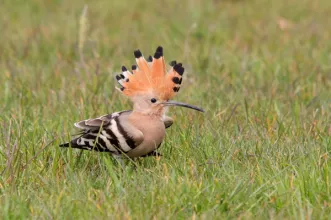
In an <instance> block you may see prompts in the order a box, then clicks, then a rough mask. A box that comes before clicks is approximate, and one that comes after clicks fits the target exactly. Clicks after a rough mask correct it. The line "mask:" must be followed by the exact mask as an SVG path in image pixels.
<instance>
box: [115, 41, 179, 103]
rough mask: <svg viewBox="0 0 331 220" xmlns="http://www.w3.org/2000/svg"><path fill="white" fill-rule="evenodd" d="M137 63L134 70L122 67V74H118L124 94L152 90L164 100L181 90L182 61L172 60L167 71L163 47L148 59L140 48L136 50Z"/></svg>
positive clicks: (143, 92)
mask: <svg viewBox="0 0 331 220" xmlns="http://www.w3.org/2000/svg"><path fill="white" fill-rule="evenodd" d="M134 56H135V57H136V62H137V65H132V72H130V71H128V70H127V68H126V67H124V66H123V67H122V74H120V75H117V76H116V80H117V81H118V83H119V84H120V85H121V88H120V89H119V90H120V91H121V92H122V93H123V94H124V95H126V96H129V97H133V96H136V95H141V94H145V93H148V92H152V93H153V94H156V95H158V97H159V98H161V99H163V100H169V99H171V98H172V97H173V96H174V95H175V94H176V92H178V91H179V89H180V85H181V83H182V75H183V73H184V68H183V66H182V64H181V63H176V61H172V62H171V63H170V66H171V68H170V69H169V71H168V72H167V69H166V65H165V61H164V57H163V48H162V47H158V48H157V49H156V51H155V54H154V56H153V57H152V56H149V58H148V59H147V61H146V60H145V58H144V57H143V55H142V53H141V52H140V50H136V51H134Z"/></svg>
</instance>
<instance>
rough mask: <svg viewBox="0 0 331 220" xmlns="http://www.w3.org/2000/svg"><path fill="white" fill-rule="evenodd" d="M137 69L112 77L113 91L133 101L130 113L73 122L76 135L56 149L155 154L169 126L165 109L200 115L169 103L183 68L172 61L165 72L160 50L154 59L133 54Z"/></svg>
mask: <svg viewBox="0 0 331 220" xmlns="http://www.w3.org/2000/svg"><path fill="white" fill-rule="evenodd" d="M134 55H135V57H136V62H137V66H136V65H133V66H132V72H130V71H128V70H127V68H125V67H124V66H123V67H122V72H123V73H122V74H120V75H117V76H116V80H117V81H118V83H119V84H120V85H121V87H120V88H117V89H118V90H119V91H120V92H121V93H123V94H124V95H125V96H128V97H129V98H130V99H131V101H132V102H133V110H132V111H121V112H115V113H113V114H108V115H104V116H101V117H99V118H94V119H87V120H84V121H80V122H77V123H75V126H76V127H77V128H79V129H81V130H82V132H81V133H80V136H79V137H77V138H74V139H73V140H71V141H70V142H69V143H65V144H61V145H60V147H72V148H79V149H84V150H95V151H100V152H110V153H111V154H112V155H113V156H115V157H120V156H124V154H125V155H126V156H128V157H130V158H135V157H143V156H152V155H154V156H155V155H159V154H158V153H157V151H156V150H157V149H158V148H159V147H160V145H161V143H162V141H163V139H164V137H165V129H166V128H168V127H170V126H171V125H172V124H173V119H172V118H170V117H168V116H166V115H165V112H166V109H167V107H168V106H182V107H186V108H190V109H194V110H197V111H200V112H204V110H203V109H201V108H199V107H196V106H193V105H189V104H185V103H181V102H175V101H171V100H170V99H171V98H172V97H174V96H175V94H176V93H177V92H178V91H179V89H180V85H181V83H182V75H183V73H184V67H183V66H182V64H181V63H176V61H172V62H171V63H170V66H171V68H170V70H169V71H168V73H167V72H166V65H165V61H164V58H163V49H162V47H158V48H157V49H156V52H155V54H154V57H151V56H149V58H148V59H147V61H146V60H145V59H144V57H143V55H142V53H141V52H140V50H136V51H134Z"/></svg>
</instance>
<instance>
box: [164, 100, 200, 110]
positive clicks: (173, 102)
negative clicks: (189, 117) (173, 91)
mask: <svg viewBox="0 0 331 220" xmlns="http://www.w3.org/2000/svg"><path fill="white" fill-rule="evenodd" d="M163 105H165V106H181V107H185V108H190V109H193V110H196V111H199V112H205V110H203V109H202V108H199V107H196V106H194V105H190V104H186V103H182V102H176V101H167V102H163Z"/></svg>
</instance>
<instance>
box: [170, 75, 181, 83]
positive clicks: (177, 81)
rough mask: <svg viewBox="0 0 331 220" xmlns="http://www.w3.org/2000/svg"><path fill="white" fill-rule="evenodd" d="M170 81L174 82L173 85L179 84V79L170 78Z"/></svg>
mask: <svg viewBox="0 0 331 220" xmlns="http://www.w3.org/2000/svg"><path fill="white" fill-rule="evenodd" d="M172 81H173V82H174V83H176V84H179V82H180V79H179V78H178V77H176V76H175V77H173V78H172Z"/></svg>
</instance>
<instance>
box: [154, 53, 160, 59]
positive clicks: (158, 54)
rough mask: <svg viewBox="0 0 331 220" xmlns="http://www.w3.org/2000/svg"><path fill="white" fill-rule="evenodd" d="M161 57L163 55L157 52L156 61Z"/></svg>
mask: <svg viewBox="0 0 331 220" xmlns="http://www.w3.org/2000/svg"><path fill="white" fill-rule="evenodd" d="M161 56H162V54H161V53H160V52H157V51H156V52H155V54H154V58H155V59H159V58H160V57H161Z"/></svg>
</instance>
